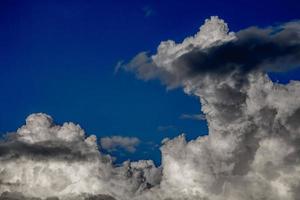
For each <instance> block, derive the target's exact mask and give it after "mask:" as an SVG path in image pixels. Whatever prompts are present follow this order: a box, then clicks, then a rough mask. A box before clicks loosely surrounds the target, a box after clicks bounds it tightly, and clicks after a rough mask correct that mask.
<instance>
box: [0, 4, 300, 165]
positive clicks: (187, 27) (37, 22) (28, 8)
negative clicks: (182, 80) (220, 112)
mask: <svg viewBox="0 0 300 200" xmlns="http://www.w3.org/2000/svg"><path fill="white" fill-rule="evenodd" d="M299 5H300V3H299V2H298V1H296V0H294V1H292V0H286V1H274V0H273V1H271V0H270V1H259V3H257V1H241V0H240V1H224V0H223V1H216V0H211V1H199V0H198V1H191V0H185V1H169V0H166V1H144V0H139V1H121V0H119V1H99V0H98V1H96V0H90V1H85V0H74V1H65V0H59V1H40V0H36V1H34V0H26V1H22V0H2V1H1V2H0V91H1V96H0V110H1V112H0V133H5V132H8V131H14V130H16V129H17V128H18V127H20V126H21V125H22V124H23V123H24V119H25V118H26V116H27V115H29V114H30V113H34V112H44V113H48V114H49V115H51V116H52V117H53V118H54V120H55V122H56V123H63V122H65V121H72V122H76V123H79V124H80V125H81V126H82V127H83V128H84V129H85V130H86V132H87V133H88V134H96V135H97V136H98V137H101V136H110V135H122V136H135V137H138V138H140V139H141V141H142V143H141V144H140V147H139V148H138V150H137V152H136V153H134V154H129V153H124V152H121V153H120V152H117V153H115V154H119V155H118V156H120V161H122V160H126V159H133V160H135V159H143V158H149V159H154V160H155V161H156V162H159V158H160V153H159V150H158V147H157V144H160V141H161V140H162V139H163V138H165V137H174V136H176V135H178V134H180V133H181V132H185V133H186V134H187V137H188V138H189V139H192V138H195V137H196V136H198V135H201V134H206V133H207V127H206V123H205V121H196V120H187V119H180V115H182V114H184V113H185V114H197V113H200V104H199V102H198V99H197V98H195V97H192V96H187V95H185V94H184V93H183V92H182V91H181V89H175V90H172V91H167V90H166V89H165V88H164V87H163V86H161V85H160V83H159V82H158V81H150V82H143V81H140V80H137V79H135V77H134V75H133V74H130V73H126V72H119V73H117V74H114V68H115V66H116V64H117V63H118V62H119V61H120V60H125V61H128V60H130V59H131V58H132V57H133V56H134V55H135V54H136V53H138V52H140V51H143V50H147V51H150V52H153V53H154V52H155V49H156V47H157V45H158V44H159V42H160V41H162V40H167V39H173V40H175V41H178V42H179V41H181V40H182V39H183V38H185V37H186V36H189V35H192V34H194V33H196V32H197V31H198V28H199V26H200V25H201V24H202V23H203V21H204V20H205V19H206V18H208V17H210V16H211V15H218V16H219V17H221V18H223V19H224V20H225V21H226V22H227V23H228V24H229V27H230V29H231V30H233V31H238V30H240V29H242V28H245V27H248V26H252V25H257V26H268V25H272V24H273V25H274V24H277V23H281V22H286V21H290V20H294V19H299V18H300V16H299ZM272 78H273V79H274V80H276V81H279V82H283V83H287V82H288V81H289V80H291V79H296V80H300V70H294V71H292V72H287V73H281V74H272ZM158 127H165V128H161V129H165V130H163V131H162V130H160V129H159V128H158Z"/></svg>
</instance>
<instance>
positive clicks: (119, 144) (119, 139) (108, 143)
mask: <svg viewBox="0 0 300 200" xmlns="http://www.w3.org/2000/svg"><path fill="white" fill-rule="evenodd" d="M100 144H101V147H102V148H103V149H105V150H107V151H110V152H112V151H116V150H117V149H124V150H126V151H128V152H130V153H134V152H135V151H136V146H137V145H139V144H140V140H139V139H138V138H136V137H123V136H111V137H103V138H101V139H100Z"/></svg>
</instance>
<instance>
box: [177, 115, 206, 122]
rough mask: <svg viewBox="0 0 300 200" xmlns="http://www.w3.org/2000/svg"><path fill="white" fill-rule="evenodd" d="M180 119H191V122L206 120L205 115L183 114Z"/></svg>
mask: <svg viewBox="0 0 300 200" xmlns="http://www.w3.org/2000/svg"><path fill="white" fill-rule="evenodd" d="M179 118H180V119H190V120H198V121H202V120H206V118H205V115H203V114H182V115H180V117H179Z"/></svg>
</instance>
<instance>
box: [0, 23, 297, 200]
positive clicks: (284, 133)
mask: <svg viewBox="0 0 300 200" xmlns="http://www.w3.org/2000/svg"><path fill="white" fill-rule="evenodd" d="M299 65H300V22H297V21H295V22H290V23H286V24H283V25H280V26H277V27H267V28H263V29H262V28H257V27H251V28H248V29H245V30H241V31H239V32H237V33H233V32H229V31H228V27H227V24H226V23H225V22H224V21H223V20H221V19H219V18H218V17H212V18H211V19H208V20H206V21H205V24H204V25H203V26H201V28H200V31H199V32H198V33H197V34H196V35H195V36H193V37H188V38H186V39H185V40H184V41H183V42H182V43H180V44H176V43H175V42H174V41H171V40H169V41H165V42H162V43H161V44H160V45H159V47H158V50H157V53H156V54H155V55H152V56H149V55H148V54H147V53H145V52H142V53H139V54H138V55H137V56H136V57H135V58H133V59H132V60H131V61H130V62H129V63H128V64H126V65H125V66H123V69H125V70H128V71H133V72H134V73H136V74H137V76H138V77H139V78H141V79H145V80H148V79H155V78H158V79H160V80H161V81H162V83H163V84H165V85H166V86H167V87H168V88H174V87H183V88H184V91H185V92H186V93H188V94H192V95H195V96H198V97H199V99H200V101H201V105H202V111H203V113H204V114H205V119H206V120H207V123H208V127H209V134H208V135H207V136H203V137H199V138H197V139H195V140H192V141H189V142H187V141H186V139H185V136H184V135H180V136H178V137H177V138H174V139H171V140H166V141H165V142H164V145H163V146H162V147H161V151H162V166H161V167H160V168H156V167H155V166H154V164H153V162H152V161H146V160H144V161H138V162H125V163H124V164H123V165H122V166H119V167H116V166H114V165H113V164H112V161H111V158H110V157H109V156H108V155H103V154H102V153H101V152H100V151H101V149H100V151H99V150H98V147H97V145H96V142H95V141H96V138H95V136H90V137H87V138H86V136H85V134H84V132H83V130H82V129H81V128H80V127H79V126H78V125H74V124H73V123H65V124H64V125H63V126H58V125H54V124H53V123H52V119H51V117H49V116H47V115H45V114H34V115H30V116H29V117H28V118H27V120H26V125H24V126H23V127H21V128H20V129H18V131H17V132H16V133H13V134H10V135H9V136H8V138H7V140H5V141H3V142H2V143H1V144H0V193H2V197H0V199H1V198H2V199H5V198H6V199H7V196H8V197H9V196H12V197H16V196H18V197H19V196H23V197H22V198H23V199H24V198H25V197H28V198H30V197H37V198H40V199H46V198H49V197H52V196H55V197H57V198H60V199H89V198H90V199H116V200H128V199H136V200H263V199H264V200H282V199H284V200H297V199H299V196H300V142H299V141H300V82H298V81H292V82H290V83H289V84H287V85H281V84H277V83H273V82H272V81H271V80H270V79H269V78H268V76H267V75H266V72H267V71H284V70H287V69H291V68H293V67H298V66H299ZM195 112H197V111H195ZM161 170H162V171H161Z"/></svg>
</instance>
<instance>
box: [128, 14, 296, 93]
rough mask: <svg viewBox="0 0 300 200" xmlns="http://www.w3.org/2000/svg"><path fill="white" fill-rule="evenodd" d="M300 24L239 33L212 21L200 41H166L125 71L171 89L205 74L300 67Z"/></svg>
mask: <svg viewBox="0 0 300 200" xmlns="http://www.w3.org/2000/svg"><path fill="white" fill-rule="evenodd" d="M299 24H300V22H299V21H295V22H289V23H286V24H282V25H280V26H275V27H267V28H258V27H250V28H247V29H244V30H241V31H239V32H237V33H233V32H229V28H228V26H227V24H226V23H225V22H224V21H223V20H221V19H219V18H218V17H212V18H211V19H209V20H206V22H205V25H203V26H201V27H200V31H199V32H198V33H197V34H196V35H195V36H191V37H187V38H186V39H185V40H184V41H183V42H182V43H179V44H176V43H175V42H174V41H172V40H167V41H163V42H161V43H160V45H159V46H158V48H157V54H155V55H152V56H149V53H147V52H141V53H139V54H138V55H137V56H135V57H134V58H133V59H132V60H131V62H129V63H128V64H127V65H125V66H123V67H124V68H125V69H126V70H129V71H134V72H135V73H136V74H137V76H138V77H139V78H142V79H145V80H148V79H152V78H159V79H161V80H162V82H163V83H165V84H167V86H168V87H176V86H179V85H182V84H184V82H186V81H189V80H191V79H198V78H199V76H201V75H204V74H215V75H220V74H222V75H224V74H228V73H231V72H232V71H234V70H237V71H239V72H240V73H247V72H250V71H253V70H257V69H263V70H267V71H281V70H286V69H289V68H292V67H297V66H299V65H300V42H299V41H300V36H299V31H300V25H299Z"/></svg>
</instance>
